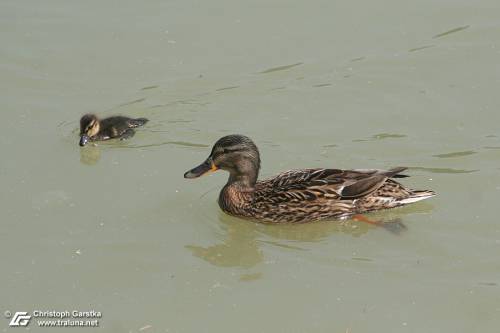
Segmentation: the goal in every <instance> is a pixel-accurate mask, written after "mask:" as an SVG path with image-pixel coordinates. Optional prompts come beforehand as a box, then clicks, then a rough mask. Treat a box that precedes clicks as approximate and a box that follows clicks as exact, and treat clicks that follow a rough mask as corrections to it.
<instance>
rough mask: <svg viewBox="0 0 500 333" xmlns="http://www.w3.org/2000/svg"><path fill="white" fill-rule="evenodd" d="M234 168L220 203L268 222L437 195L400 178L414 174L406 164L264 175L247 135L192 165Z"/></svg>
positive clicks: (223, 142) (346, 213) (337, 215)
mask: <svg viewBox="0 0 500 333" xmlns="http://www.w3.org/2000/svg"><path fill="white" fill-rule="evenodd" d="M219 169H221V170H225V171H227V172H229V179H228V181H227V183H226V185H225V186H224V187H223V188H222V190H221V191H220V194H219V199H218V204H219V206H220V208H221V209H222V210H223V211H224V212H225V213H227V214H230V215H233V216H237V217H241V218H248V219H252V220H256V221H258V222H266V223H303V222H310V221H318V220H326V219H345V218H349V217H353V216H357V215H358V214H362V213H366V212H371V211H375V210H380V209H387V208H395V207H400V206H404V205H406V204H410V203H414V202H417V201H420V200H424V199H427V198H430V197H433V196H434V195H435V193H434V192H433V191H430V190H412V189H408V188H406V187H404V186H403V185H402V184H400V183H399V182H397V181H395V180H394V178H403V177H408V176H406V175H402V174H401V172H403V171H404V170H406V168H405V167H397V168H392V169H389V170H387V171H384V170H340V169H299V170H290V171H285V172H283V173H280V174H278V175H277V176H274V177H272V178H269V179H264V180H258V175H259V170H260V154H259V150H258V149H257V146H256V145H255V143H254V142H253V141H252V140H251V139H250V138H248V137H246V136H243V135H228V136H225V137H222V138H220V139H219V140H218V141H217V142H216V143H215V145H214V146H213V148H212V152H211V153H210V156H209V157H208V158H207V159H206V160H205V161H204V162H203V163H201V164H200V165H199V166H197V167H195V168H193V169H191V170H189V171H187V172H186V173H185V174H184V178H197V177H200V176H202V175H204V174H206V173H209V172H214V171H217V170H219Z"/></svg>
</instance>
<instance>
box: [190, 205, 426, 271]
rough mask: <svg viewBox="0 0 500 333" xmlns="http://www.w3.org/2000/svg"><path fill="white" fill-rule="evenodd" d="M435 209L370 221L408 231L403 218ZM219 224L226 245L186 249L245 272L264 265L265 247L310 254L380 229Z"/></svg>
mask: <svg viewBox="0 0 500 333" xmlns="http://www.w3.org/2000/svg"><path fill="white" fill-rule="evenodd" d="M432 208H433V206H432V205H431V204H426V203H421V204H417V205H413V206H406V207H403V208H397V209H394V210H393V211H385V212H384V213H376V214H371V215H370V219H373V220H375V221H382V222H387V221H388V223H391V221H395V224H398V225H397V226H395V227H396V228H402V231H405V230H406V229H407V228H406V226H405V225H404V224H402V223H401V217H402V216H404V215H408V214H422V213H428V212H430V211H431V210H432ZM219 221H220V223H221V229H222V230H223V232H224V233H225V240H224V241H223V242H222V243H219V244H214V245H211V246H208V247H203V246H197V245H186V248H187V249H189V250H190V251H191V252H192V253H193V255H194V256H195V257H198V258H200V259H203V260H205V261H207V262H208V263H210V264H212V265H215V266H219V267H241V268H251V267H254V266H256V265H257V264H259V263H262V262H263V261H264V253H263V250H262V246H263V245H265V244H268V245H272V246H278V247H281V248H284V249H289V250H292V251H304V250H307V243H315V242H320V241H323V240H325V239H327V238H328V237H330V236H331V235H333V234H336V233H344V234H348V235H351V236H353V237H360V236H362V235H364V234H366V233H367V232H368V231H369V230H374V229H375V228H377V226H373V225H370V224H367V223H364V222H359V221H355V220H346V221H321V222H314V223H304V224H283V225H276V224H272V225H268V224H262V223H253V222H251V221H247V220H242V219H238V218H234V217H231V216H229V215H226V214H224V213H222V212H221V213H220V215H219ZM384 229H385V228H384ZM389 231H391V230H389ZM388 234H389V233H388ZM390 234H400V233H390Z"/></svg>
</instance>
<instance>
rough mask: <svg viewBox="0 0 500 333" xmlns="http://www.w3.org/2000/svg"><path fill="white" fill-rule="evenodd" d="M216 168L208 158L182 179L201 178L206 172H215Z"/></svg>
mask: <svg viewBox="0 0 500 333" xmlns="http://www.w3.org/2000/svg"><path fill="white" fill-rule="evenodd" d="M217 170H218V168H217V166H216V165H215V164H214V162H213V161H212V160H211V159H210V158H209V159H207V160H206V161H205V162H203V163H201V164H200V165H198V166H197V167H196V168H193V169H191V170H189V171H188V172H186V173H185V174H184V178H198V177H200V176H203V175H204V174H206V173H208V172H214V171H217Z"/></svg>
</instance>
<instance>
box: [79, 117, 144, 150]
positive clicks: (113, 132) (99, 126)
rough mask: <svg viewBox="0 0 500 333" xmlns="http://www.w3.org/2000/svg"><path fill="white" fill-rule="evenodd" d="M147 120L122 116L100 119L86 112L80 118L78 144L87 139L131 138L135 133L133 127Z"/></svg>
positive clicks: (81, 144) (84, 143) (83, 142)
mask: <svg viewBox="0 0 500 333" xmlns="http://www.w3.org/2000/svg"><path fill="white" fill-rule="evenodd" d="M147 122H148V120H147V119H146V118H137V119H133V118H128V117H122V116H115V117H109V118H105V119H102V120H100V119H99V118H97V116H96V115H94V114H86V115H84V116H83V117H82V118H81V119H80V146H82V147H83V146H85V145H86V144H87V143H88V142H89V141H103V140H109V139H113V138H120V139H121V140H124V139H128V138H131V137H133V136H134V134H135V131H134V130H133V128H135V127H139V126H142V125H144V124H145V123H147Z"/></svg>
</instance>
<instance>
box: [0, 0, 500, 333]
mask: <svg viewBox="0 0 500 333" xmlns="http://www.w3.org/2000/svg"><path fill="white" fill-rule="evenodd" d="M498 10H500V3H499V2H498V1H489V0H479V1H476V2H474V3H472V2H467V1H445V0H438V1H427V0H426V1H418V2H414V3H406V2H405V3H403V2H401V1H395V0H383V1H382V2H380V1H378V2H365V3H360V2H351V1H314V2H304V1H287V2H283V1H277V0H271V1H252V2H231V1H225V0H215V1H210V2H199V1H191V0H188V1H176V0H174V1H169V2H165V1H148V2H133V1H122V2H120V5H119V6H117V3H115V2H113V1H95V0H93V1H84V2H68V1H46V2H44V3H43V5H42V4H41V3H39V2H38V1H22V2H19V1H10V0H6V1H3V2H2V3H1V4H0V22H1V23H0V25H1V27H2V28H1V29H0V37H1V40H2V45H1V46H0V88H1V90H2V92H3V93H2V98H1V100H0V107H1V114H2V131H1V132H0V136H1V139H0V147H1V148H0V149H1V152H2V155H3V156H2V161H1V162H0V183H1V188H2V189H1V190H0V196H1V200H0V208H1V211H2V222H1V223H2V231H1V232H0V258H1V260H2V262H3V265H4V266H3V267H4V269H3V274H2V275H1V277H0V285H1V289H0V290H1V299H2V301H1V303H0V305H1V310H2V311H3V312H4V311H6V310H10V311H31V310H34V309H42V310H44V309H46V310H50V309H55V310H72V309H79V310H89V309H93V310H98V311H102V313H103V318H102V319H101V327H100V328H99V329H90V328H87V329H85V330H88V331H92V330H99V331H103V332H200V331H202V332H342V333H343V332H353V333H354V332H440V333H442V332H454V333H455V332H495V331H497V330H498V327H499V326H500V290H499V287H498V285H499V284H500V264H499V259H498V253H499V250H500V225H499V221H498V218H497V211H498V209H497V206H498V196H499V194H500V176H499V172H500V151H499V150H498V147H500V137H499V135H500V134H499V124H500V116H499V114H500V113H499V109H500V97H499V96H500V95H499V94H498V91H499V88H500V65H499V64H500V63H499V61H498V59H499V57H500V44H499V39H498V36H499V33H500V23H499V21H498V15H497V13H498ZM87 112H95V113H97V114H99V115H101V116H107V115H113V114H125V115H130V116H136V117H147V118H149V119H150V122H149V123H148V124H147V126H145V127H144V128H142V129H140V130H139V131H138V133H137V134H136V136H135V137H134V138H133V139H131V140H129V141H126V142H108V143H104V144H99V145H98V146H96V147H92V146H89V147H86V148H84V149H80V148H79V147H78V145H77V143H78V119H79V117H80V116H81V115H82V114H84V113H87ZM230 133H243V134H246V135H248V136H250V137H251V138H253V139H254V140H255V142H256V143H257V145H258V146H259V148H260V150H261V156H262V160H263V165H262V172H261V173H262V176H264V177H266V176H271V175H273V174H275V173H277V172H280V171H283V170H286V169H290V168H301V167H336V168H390V167H394V166H400V165H406V166H409V167H411V168H410V169H409V171H408V173H409V174H411V175H412V177H411V178H407V179H403V181H404V183H405V184H407V185H409V186H411V187H414V188H421V189H426V188H430V189H434V190H435V191H436V192H437V193H438V196H437V197H435V198H433V199H432V200H428V201H426V202H422V203H418V204H415V205H413V206H408V207H405V208H402V209H396V210H392V211H388V212H380V213H377V214H372V215H370V217H371V218H374V219H383V220H391V219H400V220H401V221H402V222H403V223H404V224H405V225H406V226H407V228H408V230H406V231H405V232H404V233H401V234H400V235H399V236H396V235H394V234H391V233H389V232H387V231H385V230H383V229H378V228H375V227H372V226H368V225H365V224H360V223H357V222H351V221H348V222H346V223H341V224H340V223H334V222H321V223H314V224H309V225H298V226H267V225H260V224H255V223H250V222H247V221H241V220H239V219H235V218H232V217H228V216H226V215H224V214H223V213H221V212H220V211H219V208H218V207H217V204H216V198H217V195H218V191H219V189H220V188H221V187H222V185H223V184H224V182H225V181H226V177H227V175H225V174H223V173H216V174H214V175H212V176H209V177H204V178H201V179H198V180H195V181H188V180H185V179H183V178H182V175H183V173H184V172H185V171H186V170H187V169H189V168H191V167H193V166H195V165H197V164H198V163H199V162H201V161H202V160H203V159H204V158H206V157H207V156H208V154H209V151H210V147H211V145H212V144H213V142H214V141H215V140H217V139H218V138H219V137H221V136H223V135H226V134H230ZM7 326H8V320H7V319H5V320H4V321H3V322H0V329H2V330H3V331H8V328H7ZM30 328H31V330H33V331H37V332H38V331H44V330H45V331H48V330H47V329H41V328H37V327H35V326H31V327H30ZM57 331H58V332H66V331H68V332H69V331H74V329H64V328H60V329H58V330H57Z"/></svg>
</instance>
